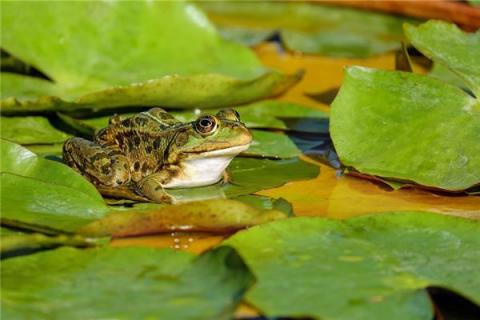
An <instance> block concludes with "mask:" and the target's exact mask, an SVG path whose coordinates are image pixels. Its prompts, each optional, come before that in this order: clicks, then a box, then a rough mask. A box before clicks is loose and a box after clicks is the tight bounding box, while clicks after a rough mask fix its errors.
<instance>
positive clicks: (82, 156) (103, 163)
mask: <svg viewBox="0 0 480 320" xmlns="http://www.w3.org/2000/svg"><path fill="white" fill-rule="evenodd" d="M63 159H64V161H65V163H66V164H68V165H69V166H70V167H72V168H74V169H75V170H76V171H78V172H79V173H80V174H82V175H83V176H85V177H86V178H87V179H88V180H89V181H90V182H92V183H93V184H95V185H96V186H98V187H103V188H109V187H119V186H125V185H126V184H128V183H129V182H130V171H129V166H128V160H127V158H126V157H125V156H124V155H123V154H122V153H121V152H120V151H119V150H115V149H114V148H111V147H102V146H101V145H99V144H97V143H95V142H92V141H88V140H85V139H82V138H71V139H68V140H67V141H66V142H65V144H64V145H63Z"/></svg>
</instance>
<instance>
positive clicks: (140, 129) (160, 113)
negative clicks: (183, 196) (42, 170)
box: [63, 108, 252, 202]
mask: <svg viewBox="0 0 480 320" xmlns="http://www.w3.org/2000/svg"><path fill="white" fill-rule="evenodd" d="M211 123H213V124H214V126H202V125H204V124H211ZM251 139H252V137H251V134H250V132H249V131H248V129H247V128H246V127H245V126H244V124H243V123H241V122H240V119H239V116H238V113H236V112H235V111H234V110H231V109H227V110H222V111H220V112H219V113H217V115H215V116H202V117H200V118H199V119H198V120H197V121H193V122H189V123H182V122H180V121H178V120H177V119H175V118H174V117H173V116H171V115H170V114H168V113H167V112H166V111H164V110H163V109H160V108H153V109H150V110H149V111H147V112H142V113H139V114H137V115H135V116H133V117H132V118H129V119H125V120H121V119H120V118H119V117H112V118H111V119H110V122H109V125H108V127H106V128H104V129H101V130H100V131H98V132H97V134H96V135H95V137H94V139H93V141H88V140H85V139H82V138H77V137H75V138H71V139H69V140H67V141H66V142H65V144H64V147H63V158H64V161H65V163H67V164H68V165H69V166H71V167H72V168H74V169H75V170H76V171H78V172H79V173H81V174H82V175H84V176H85V177H86V178H87V179H88V180H89V181H91V182H92V183H93V184H94V185H95V186H96V187H97V188H98V189H99V191H100V192H101V193H103V194H104V195H108V196H114V197H125V198H130V199H135V200H139V199H142V198H143V197H146V198H148V199H150V200H153V201H157V202H165V201H167V202H168V201H170V200H171V199H170V196H169V195H168V194H167V193H165V192H164V190H163V186H164V185H166V184H168V183H169V181H171V180H172V179H173V178H175V177H177V178H178V177H179V176H181V175H182V174H183V166H182V162H184V161H186V160H187V159H191V158H193V157H195V158H201V157H202V154H204V153H206V152H210V151H216V150H223V149H227V148H231V147H235V146H242V145H248V144H249V143H250V141H251Z"/></svg>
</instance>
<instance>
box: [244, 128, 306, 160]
mask: <svg viewBox="0 0 480 320" xmlns="http://www.w3.org/2000/svg"><path fill="white" fill-rule="evenodd" d="M251 131H252V134H253V141H252V144H251V145H250V148H248V150H247V151H245V152H244V153H242V155H252V156H259V157H264V158H277V159H285V158H294V157H298V156H300V155H301V154H302V151H301V150H300V149H298V148H297V146H296V145H295V143H293V141H292V140H290V138H289V137H288V136H287V135H286V134H282V133H277V132H270V131H260V130H251Z"/></svg>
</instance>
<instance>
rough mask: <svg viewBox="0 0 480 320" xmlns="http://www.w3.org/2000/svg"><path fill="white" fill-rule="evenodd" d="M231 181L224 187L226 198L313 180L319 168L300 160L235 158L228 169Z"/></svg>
mask: <svg viewBox="0 0 480 320" xmlns="http://www.w3.org/2000/svg"><path fill="white" fill-rule="evenodd" d="M228 172H229V173H230V174H231V177H232V181H231V183H229V184H226V185H225V186H224V191H225V194H226V195H227V196H228V197H237V196H241V195H245V194H251V193H255V192H258V191H260V190H265V189H271V188H276V187H280V186H282V185H284V184H285V183H287V182H290V181H295V180H307V179H313V178H315V177H317V176H318V174H319V172H320V167H318V166H316V165H313V164H310V163H307V162H305V161H302V160H300V159H299V158H292V159H284V160H266V159H262V160H259V159H251V158H235V159H233V161H232V163H231V164H230V166H229V168H228Z"/></svg>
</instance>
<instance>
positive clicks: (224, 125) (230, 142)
mask: <svg viewBox="0 0 480 320" xmlns="http://www.w3.org/2000/svg"><path fill="white" fill-rule="evenodd" d="M187 128H188V129H186V130H184V131H182V132H179V133H178V134H177V136H176V138H175V141H174V142H175V148H176V153H177V154H178V155H180V156H181V157H180V158H182V159H192V158H195V159H198V158H209V157H217V156H231V158H233V157H234V156H236V155H237V154H239V153H240V152H242V151H245V150H247V149H248V147H249V146H250V142H251V141H252V134H251V133H250V131H249V130H248V129H247V127H245V125H244V124H243V123H242V122H241V121H240V115H239V114H238V112H236V111H235V110H233V109H225V110H221V111H219V112H218V113H217V114H216V115H202V116H200V117H199V118H198V119H197V120H195V121H193V122H191V123H190V125H189V126H188V127H187Z"/></svg>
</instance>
